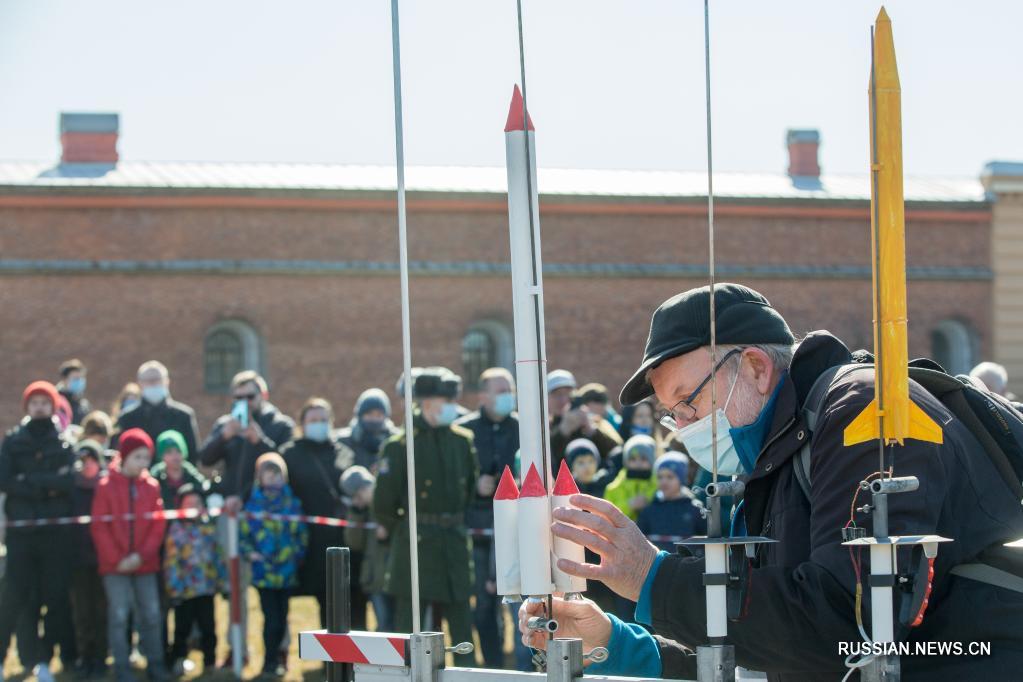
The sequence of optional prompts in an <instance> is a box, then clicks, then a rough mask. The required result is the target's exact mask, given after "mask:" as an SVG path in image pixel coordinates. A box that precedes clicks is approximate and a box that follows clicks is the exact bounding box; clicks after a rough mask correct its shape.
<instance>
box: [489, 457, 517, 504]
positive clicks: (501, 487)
mask: <svg viewBox="0 0 1023 682" xmlns="http://www.w3.org/2000/svg"><path fill="white" fill-rule="evenodd" d="M517 499H519V487H518V486H517V485H515V477H514V476H512V472H511V469H509V468H508V465H507V464H506V465H505V466H504V473H503V474H501V481H500V483H498V484H497V490H496V491H495V492H494V501H495V502H496V501H497V500H517Z"/></svg>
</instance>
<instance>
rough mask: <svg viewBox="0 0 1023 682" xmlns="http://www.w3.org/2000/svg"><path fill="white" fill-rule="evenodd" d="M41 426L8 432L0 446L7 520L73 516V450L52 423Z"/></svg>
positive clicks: (0, 478)
mask: <svg viewBox="0 0 1023 682" xmlns="http://www.w3.org/2000/svg"><path fill="white" fill-rule="evenodd" d="M41 426H42V428H37V425H35V424H33V423H32V422H26V423H23V424H22V425H21V426H17V427H15V428H13V429H11V430H10V431H8V432H7V435H6V436H5V437H4V442H3V445H2V446H0V492H4V493H7V501H6V503H5V505H4V509H5V511H6V513H7V519H8V520H9V521H22V520H26V519H46V518H53V517H59V516H70V515H71V513H72V509H73V507H72V500H71V494H72V491H73V490H74V487H75V474H74V464H75V454H74V450H73V449H72V448H71V444H70V443H68V442H67V441H65V440H64V439H63V438H61V437H60V434H58V433H57V428H56V426H54V425H53V422H52V421H48V423H46V424H42V425H41ZM12 530H17V529H12ZM32 530H33V529H26V531H24V532H32Z"/></svg>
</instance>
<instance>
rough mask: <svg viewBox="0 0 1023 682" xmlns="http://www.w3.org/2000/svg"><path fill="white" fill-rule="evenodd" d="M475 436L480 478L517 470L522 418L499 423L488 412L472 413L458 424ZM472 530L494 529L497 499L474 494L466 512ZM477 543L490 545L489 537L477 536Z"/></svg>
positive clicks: (511, 416)
mask: <svg viewBox="0 0 1023 682" xmlns="http://www.w3.org/2000/svg"><path fill="white" fill-rule="evenodd" d="M455 423H456V424H458V425H459V426H462V427H465V428H467V429H469V430H470V431H472V433H473V444H474V445H475V446H476V459H477V461H478V463H479V469H480V475H481V476H482V475H483V474H490V475H491V476H493V477H494V478H495V479H497V480H500V478H501V473H502V472H503V471H504V468H505V466H509V467H511V469H512V471H513V472H514V471H515V453H516V452H518V450H519V419H518V417H517V416H516V415H515V414H510V415H508V416H507V417H505V418H504V419H502V420H501V421H499V422H495V421H494V420H492V419H491V418H490V417H489V416H488V415H487V413H486V411H485V410H482V409H481V410H477V411H476V412H470V413H469V414H467V415H465V416H464V417H462V418H461V419H459V420H458V421H456V422H455ZM466 522H467V523H468V524H469V527H470V528H493V527H494V498H493V497H481V496H480V495H479V493H478V492H477V493H476V494H474V495H473V500H472V504H471V506H470V507H469V510H468V511H467V512H466ZM473 539H474V541H475V542H477V543H478V542H481V541H483V542H488V540H487V538H482V537H479V536H477V537H475V538H473Z"/></svg>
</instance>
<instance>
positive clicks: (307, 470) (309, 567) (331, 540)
mask: <svg viewBox="0 0 1023 682" xmlns="http://www.w3.org/2000/svg"><path fill="white" fill-rule="evenodd" d="M281 456H283V457H284V462H285V464H287V465H288V483H289V484H290V485H291V489H292V490H293V491H294V492H295V497H297V498H298V499H299V500H300V501H301V502H302V512H303V513H304V514H310V515H313V516H328V517H330V518H335V519H340V518H344V515H345V505H344V503H343V502H342V497H341V474H342V473H344V470H345V469H347V468H348V467H350V466H352V464H353V459H352V451H351V450H350V449H348V448H347V447H345V446H343V445H341V444H340V443H337V442H332V441H329V440H328V441H324V442H317V441H314V440H309V439H308V438H299V439H298V440H293V441H292V442H290V443H288V444H287V445H285V446H284V447H283V448H281ZM341 546H344V530H343V529H342V528H335V527H333V526H324V525H321V524H310V526H309V547H308V550H307V551H306V559H305V562H304V563H303V565H302V567H301V568H300V569H299V592H298V593H299V594H313V595H316V594H318V595H323V594H324V593H325V591H326V589H327V587H326V586H327V566H326V561H327V559H326V557H327V548H328V547H341Z"/></svg>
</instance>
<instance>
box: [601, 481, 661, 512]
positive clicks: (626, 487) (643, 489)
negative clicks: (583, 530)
mask: <svg viewBox="0 0 1023 682" xmlns="http://www.w3.org/2000/svg"><path fill="white" fill-rule="evenodd" d="M628 471H629V470H628V469H622V470H621V471H619V472H618V475H617V476H615V480H613V481H611V483H609V484H608V486H607V489H606V490H604V499H605V500H607V501H608V502H610V503H611V504H613V505H614V506H616V507H618V508H619V509H621V510H622V513H623V514H625V515H626V516H628V517H629V518H630V519H632V520H633V521H635V520H636V519H637V518H639V512H636V511H633V510H632V509H631V508H630V507H629V500H631V499H632V498H633V497H635V496H636V495H642V496H643V497H645V498H647V499H648V500H649V499H651V498H652V497H653V496H654V493H656V492H657V476H655V475H654V472H653V471H651V472H650V477H649V478H629V476H628Z"/></svg>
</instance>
